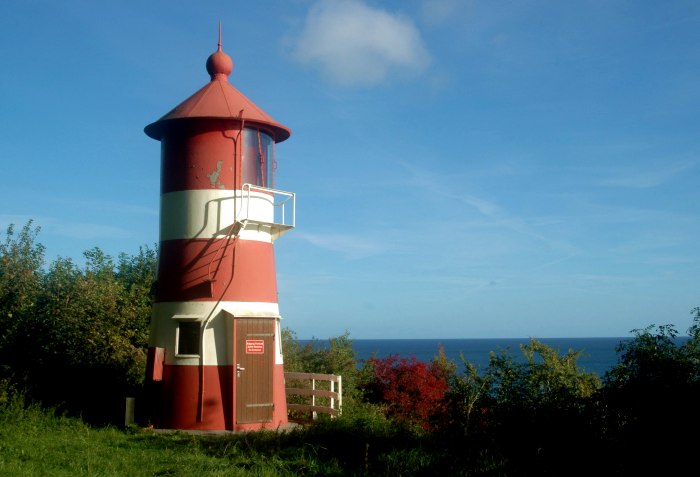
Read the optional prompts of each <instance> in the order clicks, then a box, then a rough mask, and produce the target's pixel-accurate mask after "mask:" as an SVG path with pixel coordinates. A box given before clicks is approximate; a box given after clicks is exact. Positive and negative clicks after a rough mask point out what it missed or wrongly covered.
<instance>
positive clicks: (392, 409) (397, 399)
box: [367, 355, 448, 429]
mask: <svg viewBox="0 0 700 477" xmlns="http://www.w3.org/2000/svg"><path fill="white" fill-rule="evenodd" d="M369 364H370V365H371V366H372V368H373V371H374V373H373V377H372V381H371V382H370V383H369V385H368V386H367V391H369V393H368V397H369V398H370V399H371V400H374V401H378V402H383V403H385V404H386V405H387V414H388V415H389V416H390V417H393V418H396V419H398V420H401V421H405V422H408V423H412V424H418V425H420V426H421V427H423V428H424V429H432V428H433V427H434V426H433V423H434V422H435V420H436V419H437V418H438V417H440V416H442V415H443V414H444V413H445V412H446V408H445V401H444V398H445V393H446V391H447V389H448V385H447V381H446V376H445V370H444V368H442V367H441V366H440V365H439V363H437V362H435V361H434V362H431V363H424V362H422V361H418V360H417V359H416V358H415V356H411V357H410V358H402V357H399V356H398V355H390V356H389V357H387V358H384V359H377V358H371V359H370V360H369Z"/></svg>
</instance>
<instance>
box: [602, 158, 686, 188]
mask: <svg viewBox="0 0 700 477" xmlns="http://www.w3.org/2000/svg"><path fill="white" fill-rule="evenodd" d="M694 167H696V164H664V165H663V166H662V167H658V166H657V167H654V168H646V169H645V168H643V167H639V168H638V169H636V170H631V171H630V170H627V171H617V172H616V173H614V174H612V175H611V176H610V177H608V178H606V179H603V180H602V181H600V185H603V186H609V187H627V188H632V189H648V188H651V187H657V186H659V185H661V184H664V183H665V182H667V181H669V180H671V179H673V178H674V177H676V176H677V175H679V174H681V173H683V172H685V171H687V170H689V169H692V168H694Z"/></svg>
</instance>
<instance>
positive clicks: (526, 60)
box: [0, 0, 700, 339]
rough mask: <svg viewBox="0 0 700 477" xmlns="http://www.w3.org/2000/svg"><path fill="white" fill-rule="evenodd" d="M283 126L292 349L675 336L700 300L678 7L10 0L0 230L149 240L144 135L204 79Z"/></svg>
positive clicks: (698, 130) (694, 155)
mask: <svg viewBox="0 0 700 477" xmlns="http://www.w3.org/2000/svg"><path fill="white" fill-rule="evenodd" d="M219 21H221V22H222V25H223V45H224V50H225V51H226V52H227V53H228V54H229V55H230V56H231V57H232V59H233V62H234V70H233V73H232V74H231V77H230V81H231V83H232V84H233V85H234V86H235V87H236V88H237V89H239V90H240V91H241V92H243V93H244V94H245V95H246V96H248V97H249V98H250V99H252V100H253V101H254V102H255V103H256V104H258V105H259V106H260V107H262V108H263V109H264V110H265V111H266V112H267V113H268V114H270V115H271V116H272V117H273V118H275V119H276V120H278V121H279V122H281V123H282V124H284V125H285V126H287V127H289V128H290V129H291V130H292V136H291V138H290V139H288V140H287V141H285V142H283V143H281V144H279V145H278V147H277V154H278V175H277V179H276V184H277V187H278V188H280V189H283V190H288V191H293V192H296V193H297V228H296V229H295V230H294V231H292V232H291V233H288V234H286V235H285V236H284V237H282V238H281V239H280V240H279V241H277V242H276V245H275V247H276V261H277V271H278V285H279V302H280V309H281V313H282V315H283V317H284V322H283V325H284V326H286V327H289V328H291V329H292V330H294V331H295V332H296V333H297V335H298V336H299V337H300V338H311V337H317V338H325V337H329V336H337V335H340V334H342V333H344V332H345V331H348V332H349V333H350V336H351V337H352V338H356V339H360V338H500V337H518V338H520V337H537V338H546V337H597V336H628V335H629V334H630V330H632V329H635V328H643V327H645V326H647V325H649V324H657V325H658V324H674V325H675V326H676V327H677V329H678V330H679V331H681V332H685V331H686V329H687V328H688V326H689V325H690V324H691V315H690V310H691V309H692V308H693V307H696V306H700V247H699V246H698V243H699V239H700V220H699V219H700V187H698V184H699V183H700V4H699V3H697V2H695V1H669V2H659V1H638V2H629V1H616V0H609V1H576V0H572V1H567V2H561V1H558V0H551V1H549V0H543V1H528V0H520V1H498V0H493V1H478V0H477V1H467V0H463V1H457V0H431V1H427V0H426V1H423V0H403V1H399V0H394V1H383V2H380V1H370V0H362V1H360V0H334V1H317V0H278V1H274V0H269V1H268V0H262V1H256V2H250V1H246V2H243V1H235V0H229V1H216V0H210V1H206V2H185V1H181V2H174V1H165V0H157V1H148V2H138V1H122V2H94V1H68V2H52V1H34V0H26V1H21V2H7V3H6V4H5V5H3V8H2V15H1V16H0V55H1V58H2V64H3V67H2V69H1V70H0V94H1V95H2V98H1V102H0V157H1V159H2V172H1V173H0V200H1V203H2V208H0V227H2V230H3V231H4V229H5V228H6V227H7V225H8V224H16V225H17V226H21V225H23V224H24V223H26V221H27V220H29V219H33V220H34V222H35V224H36V225H39V226H40V227H41V232H40V234H39V239H38V240H39V242H41V243H42V244H44V245H45V246H46V252H47V260H48V261H49V262H50V261H52V260H53V259H54V258H55V257H57V256H62V257H73V258H75V259H76V261H78V262H80V261H81V258H82V253H83V252H84V251H86V250H89V249H91V248H93V247H96V246H97V247H100V248H101V249H102V250H104V251H105V252H106V253H108V254H110V255H112V256H117V255H118V254H119V253H121V252H125V253H127V254H135V253H137V252H138V249H139V246H143V245H148V246H155V244H157V242H158V204H159V175H160V165H159V153H160V144H159V143H158V142H157V141H154V140H152V139H150V138H148V137H147V136H146V135H145V134H144V132H143V128H144V126H146V125H147V124H149V123H151V122H153V121H155V120H157V119H158V118H159V117H161V116H162V115H163V114H165V113H166V112H168V111H169V110H170V109H171V108H173V107H174V106H175V105H177V104H178V103H179V102H181V101H182V100H184V99H185V98H187V97H188V96H189V95H190V94H192V93H194V92H195V91H196V90H197V89H199V88H200V87H201V86H203V85H204V84H206V83H207V82H208V81H209V77H208V75H207V73H206V70H205V61H206V59H207V57H208V56H209V54H211V53H212V52H214V51H215V49H216V43H217V34H218V23H219Z"/></svg>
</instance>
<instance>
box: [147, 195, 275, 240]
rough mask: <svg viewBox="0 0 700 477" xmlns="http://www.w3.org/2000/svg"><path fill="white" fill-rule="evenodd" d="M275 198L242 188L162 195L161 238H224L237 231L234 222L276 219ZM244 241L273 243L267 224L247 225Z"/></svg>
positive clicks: (243, 234) (266, 221)
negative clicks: (243, 194) (248, 192)
mask: <svg viewBox="0 0 700 477" xmlns="http://www.w3.org/2000/svg"><path fill="white" fill-rule="evenodd" d="M273 202H274V197H272V196H270V195H269V194H263V193H256V192H251V193H250V195H249V196H248V194H247V193H246V195H245V196H242V192H241V191H240V190H238V191H233V190H221V189H202V190H186V191H178V192H168V193H166V194H163V195H162V196H161V198H160V240H161V241H164V240H177V239H193V238H201V239H210V238H213V237H220V238H224V237H226V236H227V235H228V234H231V233H235V232H236V230H235V229H234V228H233V224H234V223H235V222H236V221H239V222H242V221H244V220H246V219H248V220H251V221H254V222H257V223H259V222H263V223H271V222H273V221H274V205H273ZM240 236H241V238H242V239H245V240H259V241H263V242H271V241H272V240H271V236H270V230H269V227H266V226H253V225H252V224H251V225H249V226H246V228H245V229H244V230H243V232H242V233H241V235H240Z"/></svg>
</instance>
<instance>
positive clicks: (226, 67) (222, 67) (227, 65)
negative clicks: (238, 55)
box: [207, 21, 233, 81]
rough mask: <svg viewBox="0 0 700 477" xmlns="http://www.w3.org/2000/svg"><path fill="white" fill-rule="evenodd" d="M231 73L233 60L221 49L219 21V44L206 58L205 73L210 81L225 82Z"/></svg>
mask: <svg viewBox="0 0 700 477" xmlns="http://www.w3.org/2000/svg"><path fill="white" fill-rule="evenodd" d="M231 71H233V60H232V59H231V57H230V56H228V55H227V54H226V53H224V50H222V48H221V22H220V21H219V44H218V47H217V49H216V51H215V52H214V53H212V54H211V55H210V56H209V58H207V73H209V76H211V80H212V81H214V80H226V79H227V78H228V75H230V74H231Z"/></svg>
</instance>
